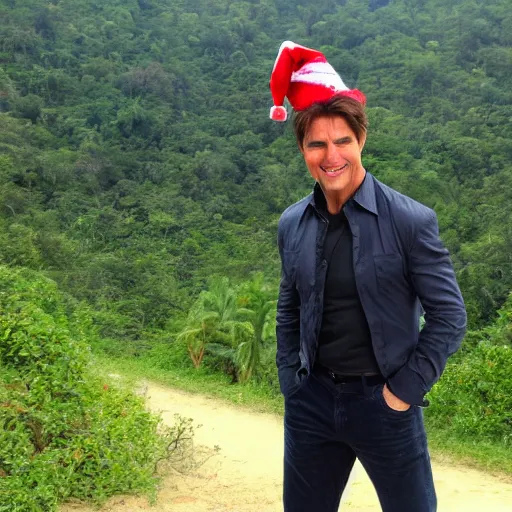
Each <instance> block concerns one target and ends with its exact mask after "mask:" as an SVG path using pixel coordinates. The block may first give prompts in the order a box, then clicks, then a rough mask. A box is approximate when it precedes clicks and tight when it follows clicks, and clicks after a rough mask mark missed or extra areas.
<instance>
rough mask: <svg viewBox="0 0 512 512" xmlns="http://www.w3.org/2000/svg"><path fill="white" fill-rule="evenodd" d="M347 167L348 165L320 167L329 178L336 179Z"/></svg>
mask: <svg viewBox="0 0 512 512" xmlns="http://www.w3.org/2000/svg"><path fill="white" fill-rule="evenodd" d="M346 167H347V164H344V165H340V166H339V167H320V169H322V171H324V172H325V174H327V176H331V177H335V176H338V175H340V174H341V173H342V172H343V171H344V170H345V168H346Z"/></svg>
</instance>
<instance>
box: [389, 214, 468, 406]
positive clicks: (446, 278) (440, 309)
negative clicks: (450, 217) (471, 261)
mask: <svg viewBox="0 0 512 512" xmlns="http://www.w3.org/2000/svg"><path fill="white" fill-rule="evenodd" d="M428 212H429V214H428V215H425V216H424V218H423V219H422V220H421V222H420V224H419V226H418V229H417V234H416V237H415V240H413V245H412V248H411V249H410V253H409V272H410V276H411V280H412V284H413V286H414V289H415V291H416V294H417V295H418V297H419V299H420V302H421V305H422V307H423V309H424V311H425V325H424V327H423V329H422V330H421V332H420V333H419V339H418V343H417V345H416V348H415V350H414V351H413V352H412V354H411V356H410V358H409V360H408V361H407V363H406V364H405V365H404V366H403V367H402V368H400V370H399V371H398V372H397V373H395V374H394V375H393V376H392V377H390V378H389V381H388V385H389V388H390V389H391V391H392V392H393V393H394V394H395V395H396V396H398V398H400V399H401V400H403V401H405V402H407V403H409V404H412V405H420V406H425V405H428V402H426V401H424V395H425V394H426V393H427V392H428V391H429V390H430V389H431V388H432V386H433V385H434V383H435V382H436V381H437V380H438V379H439V377H440V376H441V374H442V372H443V370H444V367H445V365H446V361H447V359H448V357H449V356H450V355H451V354H453V353H454V352H455V351H456V350H457V349H458V348H459V347H460V344H461V342H462V338H463V337H464V333H465V330H466V310H465V307H464V301H463V299H462V296H461V293H460V289H459V286H458V285H457V281H456V279H455V272H454V270H453V266H452V262H451V259H450V256H449V254H448V250H447V249H446V248H445V247H444V246H443V244H442V242H441V240H440V239H439V228H438V223H437V217H436V214H435V213H434V212H433V211H432V210H428Z"/></svg>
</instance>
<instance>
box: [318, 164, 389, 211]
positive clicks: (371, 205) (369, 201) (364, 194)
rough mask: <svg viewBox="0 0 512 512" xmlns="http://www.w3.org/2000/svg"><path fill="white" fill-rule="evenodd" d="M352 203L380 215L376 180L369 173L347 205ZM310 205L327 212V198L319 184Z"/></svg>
mask: <svg viewBox="0 0 512 512" xmlns="http://www.w3.org/2000/svg"><path fill="white" fill-rule="evenodd" d="M351 202H355V203H357V204H358V205H359V206H362V207H363V208H364V209H365V210H367V211H369V212H371V213H373V214H374V215H379V211H378V209H377V200H376V199H375V178H374V177H373V176H372V175H371V174H370V173H369V172H368V171H367V172H366V175H365V177H364V180H363V183H361V186H360V187H359V188H358V189H357V190H356V193H355V194H354V195H353V196H352V197H351V198H350V199H349V200H348V201H347V203H346V204H347V205H348V204H350V203H351ZM309 203H310V204H311V206H313V207H314V208H315V209H316V210H318V211H321V212H325V211H326V210H327V203H326V201H325V196H324V194H323V192H322V189H321V188H320V185H319V184H318V183H315V187H314V189H313V193H312V194H311V199H310V202H309Z"/></svg>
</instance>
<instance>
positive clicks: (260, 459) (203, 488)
mask: <svg viewBox="0 0 512 512" xmlns="http://www.w3.org/2000/svg"><path fill="white" fill-rule="evenodd" d="M147 399H148V405H149V407H150V408H151V409H153V410H154V411H159V412H161V413H162V417H163V419H164V421H165V422H167V423H169V424H172V423H173V422H174V414H176V413H179V414H180V415H181V416H184V417H190V418H193V419H194V423H195V424H196V425H198V424H201V425H202V426H201V427H200V428H199V429H197V431H196V436H195V443H196V445H203V446H206V447H208V448H209V449H213V448H214V447H215V446H216V445H217V446H219V447H220V451H219V452H218V453H216V454H214V455H213V456H212V457H211V458H210V459H209V460H208V461H207V462H206V463H205V464H204V465H203V466H201V467H200V468H199V469H198V470H195V471H193V472H192V473H191V474H189V475H180V474H173V475H172V476H170V477H169V478H167V479H166V480H165V481H164V482H163V485H162V490H161V491H160V493H159V497H158V502H157V504H156V505H155V506H153V507H150V506H149V505H148V503H147V501H146V500H145V499H143V498H134V497H117V498H114V499H112V500H110V501H109V503H108V504H107V505H106V506H105V507H104V508H102V509H101V511H102V512H131V511H147V512H149V511H153V512H168V511H172V512H278V511H282V506H281V477H282V469H281V468H282V453H283V440H282V437H283V435H282V418H279V417H277V416H273V415H269V414H260V413H252V412H248V411H246V410H243V409H237V408H235V407H234V406H229V405H226V404H224V403H222V402H219V401H217V400H214V399H210V398H206V397H203V396H198V395H190V394H187V393H183V392H180V391H175V390H173V389H169V388H164V387H161V386H158V385H154V384H151V385H149V388H148V391H147ZM434 478H435V481H436V489H437V494H438V501H439V508H438V511H439V512H458V511H460V512H510V511H512V483H508V482H505V481H501V480H499V479H497V478H495V477H492V476H489V475H487V474H485V473H482V472H479V471H476V470H473V469H465V468H462V467H451V466H446V465H443V464H439V463H435V462H434ZM351 480H352V482H351V484H350V488H349V492H348V495H347V496H344V499H343V503H342V505H341V507H340V510H343V511H359V512H379V511H380V510H381V509H380V507H379V504H378V501H377V497H376V495H375V491H374V490H373V487H372V486H371V484H370V482H369V480H368V477H367V476H366V474H365V472H364V470H363V469H362V467H361V466H360V465H358V466H356V467H355V470H354V473H353V475H352V477H351ZM92 511H93V509H91V508H88V507H84V506H77V505H67V506H65V507H62V508H61V512H92ZM311 512H315V511H311Z"/></svg>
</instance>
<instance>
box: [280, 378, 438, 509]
mask: <svg viewBox="0 0 512 512" xmlns="http://www.w3.org/2000/svg"><path fill="white" fill-rule="evenodd" d="M382 387H383V384H377V385H374V386H368V385H365V384H363V383H362V382H360V383H349V384H335V383H334V382H333V381H332V380H330V378H329V377H328V376H327V375H324V374H322V373H314V374H313V375H311V376H309V377H308V378H306V380H305V381H304V382H303V383H302V385H301V387H300V389H299V390H298V391H297V392H296V393H294V394H293V395H292V396H291V397H289V398H287V399H286V400H285V419H284V426H285V455H284V510H285V512H337V511H338V507H339V503H340V499H341V494H342V492H343V489H344V487H345V485H346V483H347V480H348V477H349V475H350V471H351V469H352V466H353V464H354V461H355V458H356V457H357V458H358V459H359V460H360V462H361V464H362V465H363V466H364V468H365V469H366V472H367V473H368V475H369V477H370V479H371V481H372V482H373V485H374V486H375V489H376V491H377V494H378V496H379V500H380V504H381V507H382V510H383V512H435V510H436V495H435V490H434V482H433V480H432V470H431V466H430V457H429V454H428V450H427V441H426V437H425V429H424V427H423V413H422V410H421V409H420V408H419V407H414V406H413V407H411V408H410V409H409V410H407V411H405V412H397V411H394V410H393V409H391V408H390V407H388V405H387V404H386V402H385V401H384V397H383V396H382Z"/></svg>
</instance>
